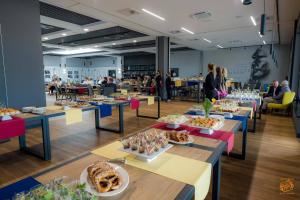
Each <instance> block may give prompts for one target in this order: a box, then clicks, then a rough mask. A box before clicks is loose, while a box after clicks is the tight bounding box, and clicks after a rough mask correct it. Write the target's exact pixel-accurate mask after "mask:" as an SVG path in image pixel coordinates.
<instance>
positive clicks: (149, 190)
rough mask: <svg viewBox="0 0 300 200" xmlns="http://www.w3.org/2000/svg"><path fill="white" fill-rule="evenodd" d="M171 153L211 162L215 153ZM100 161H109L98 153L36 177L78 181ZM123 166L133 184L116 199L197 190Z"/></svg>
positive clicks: (168, 196)
mask: <svg viewBox="0 0 300 200" xmlns="http://www.w3.org/2000/svg"><path fill="white" fill-rule="evenodd" d="M168 152H169V153H173V154H177V155H180V156H184V157H188V158H192V159H196V160H200V161H207V160H208V159H209V157H210V156H211V155H212V154H213V151H207V150H202V149H198V148H191V147H187V146H181V145H176V146H175V145H174V146H173V147H172V148H171V149H169V150H168ZM98 160H105V158H104V157H101V156H97V155H94V154H88V155H86V156H84V157H82V158H80V159H78V160H75V161H73V162H70V163H68V162H67V163H66V164H63V165H62V166H60V167H58V168H56V167H54V168H53V169H50V170H47V171H46V172H45V173H41V174H40V175H38V176H36V177H35V178H36V179H37V180H38V181H40V182H41V183H43V184H45V183H48V182H49V180H51V179H53V178H56V177H63V176H67V180H66V181H73V180H78V179H79V177H80V174H81V172H82V170H83V169H85V168H86V167H87V166H89V165H90V164H92V163H94V162H96V161H98ZM123 167H124V168H125V169H126V171H127V172H128V174H129V179H130V183H129V186H128V188H127V189H126V190H125V191H124V192H122V193H121V194H120V195H118V196H115V197H114V198H113V199H121V200H123V199H124V200H125V199H138V200H139V199H149V200H150V199H151V200H152V199H166V200H168V199H175V198H176V197H177V196H178V195H179V194H180V195H182V193H183V189H184V188H185V189H186V188H190V189H191V190H193V187H192V186H191V185H187V184H185V183H182V182H179V181H175V180H173V179H170V178H166V177H164V176H160V175H157V174H154V173H151V172H149V171H146V170H143V169H140V168H136V167H133V166H130V165H126V164H125V165H123ZM189 192H190V191H189Z"/></svg>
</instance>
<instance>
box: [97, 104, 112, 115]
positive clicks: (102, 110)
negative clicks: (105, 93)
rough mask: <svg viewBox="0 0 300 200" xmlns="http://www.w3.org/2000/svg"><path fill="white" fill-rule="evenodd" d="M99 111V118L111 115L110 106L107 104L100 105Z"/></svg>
mask: <svg viewBox="0 0 300 200" xmlns="http://www.w3.org/2000/svg"><path fill="white" fill-rule="evenodd" d="M98 107H99V109H100V117H101V118H104V117H109V116H111V115H112V108H111V105H109V104H102V105H99V106H98Z"/></svg>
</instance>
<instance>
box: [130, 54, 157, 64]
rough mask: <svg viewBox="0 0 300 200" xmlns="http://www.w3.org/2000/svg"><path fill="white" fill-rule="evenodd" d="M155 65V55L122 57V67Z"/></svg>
mask: <svg viewBox="0 0 300 200" xmlns="http://www.w3.org/2000/svg"><path fill="white" fill-rule="evenodd" d="M130 65H155V54H145V55H130V56H124V66H130Z"/></svg>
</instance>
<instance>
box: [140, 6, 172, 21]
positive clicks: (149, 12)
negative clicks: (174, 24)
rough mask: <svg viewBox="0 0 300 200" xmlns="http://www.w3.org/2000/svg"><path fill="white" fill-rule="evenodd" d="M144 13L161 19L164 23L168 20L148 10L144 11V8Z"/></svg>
mask: <svg viewBox="0 0 300 200" xmlns="http://www.w3.org/2000/svg"><path fill="white" fill-rule="evenodd" d="M142 11H144V12H145V13H147V14H149V15H152V16H153V17H156V18H157V19H160V20H162V21H165V20H166V19H165V18H163V17H161V16H159V15H157V14H155V13H153V12H151V11H149V10H147V9H144V8H143V9H142Z"/></svg>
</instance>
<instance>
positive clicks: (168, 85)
mask: <svg viewBox="0 0 300 200" xmlns="http://www.w3.org/2000/svg"><path fill="white" fill-rule="evenodd" d="M171 85H172V80H171V75H170V73H167V74H166V90H167V101H171V94H172V93H171V90H172V86H171Z"/></svg>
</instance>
